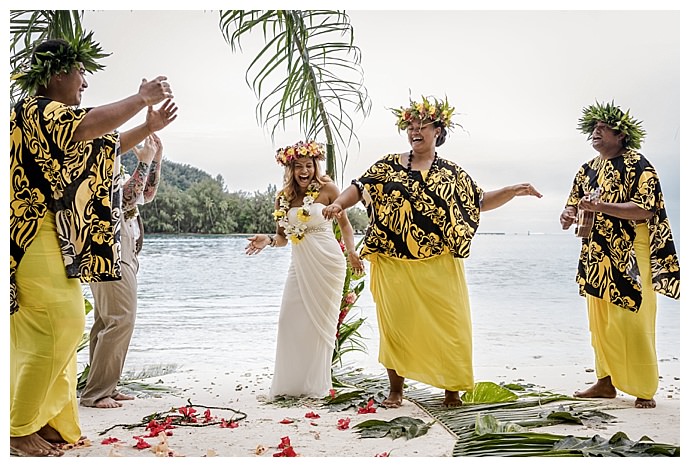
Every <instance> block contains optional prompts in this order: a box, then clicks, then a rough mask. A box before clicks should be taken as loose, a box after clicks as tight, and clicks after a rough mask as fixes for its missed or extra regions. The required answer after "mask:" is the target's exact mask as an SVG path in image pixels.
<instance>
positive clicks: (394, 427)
mask: <svg viewBox="0 0 690 467" xmlns="http://www.w3.org/2000/svg"><path fill="white" fill-rule="evenodd" d="M434 423H435V422H433V421H432V422H429V423H425V422H424V420H420V419H418V418H412V417H396V418H394V419H392V420H390V421H385V420H366V421H364V422H362V423H358V424H357V425H355V426H354V427H352V429H353V430H355V431H356V432H358V433H359V437H360V438H384V437H386V436H390V437H391V438H393V439H397V438H401V437H403V436H404V437H405V438H407V439H412V438H417V437H419V436H422V435H425V434H426V433H427V431H429V428H430V427H431V425H433V424H434Z"/></svg>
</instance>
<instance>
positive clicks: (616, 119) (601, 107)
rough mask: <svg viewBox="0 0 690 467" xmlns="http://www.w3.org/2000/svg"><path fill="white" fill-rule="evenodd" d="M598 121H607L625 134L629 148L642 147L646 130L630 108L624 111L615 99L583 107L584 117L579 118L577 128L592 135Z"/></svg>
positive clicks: (606, 122)
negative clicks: (631, 112) (615, 102)
mask: <svg viewBox="0 0 690 467" xmlns="http://www.w3.org/2000/svg"><path fill="white" fill-rule="evenodd" d="M597 122H602V123H605V124H606V125H608V126H610V127H611V128H612V129H614V130H618V131H620V132H621V133H623V134H624V135H625V147H626V148H628V149H640V143H641V142H642V140H643V139H644V137H645V135H646V132H645V131H644V129H643V128H642V125H640V123H642V122H640V121H639V120H635V119H634V118H632V116H630V110H628V111H627V112H625V113H623V111H622V110H621V108H620V107H618V106H616V105H615V104H614V103H613V101H611V103H609V104H600V103H599V102H597V103H596V104H593V105H590V106H589V107H585V108H584V109H582V117H580V120H578V126H577V129H578V130H580V131H581V132H582V133H584V134H587V135H590V137H591V136H592V132H594V127H595V126H596V125H597Z"/></svg>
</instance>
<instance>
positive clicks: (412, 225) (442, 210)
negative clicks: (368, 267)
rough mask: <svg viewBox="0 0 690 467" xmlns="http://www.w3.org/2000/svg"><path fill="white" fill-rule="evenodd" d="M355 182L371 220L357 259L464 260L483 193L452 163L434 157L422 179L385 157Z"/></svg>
mask: <svg viewBox="0 0 690 467" xmlns="http://www.w3.org/2000/svg"><path fill="white" fill-rule="evenodd" d="M359 182H361V183H362V185H363V187H364V189H365V193H363V197H364V200H365V205H366V207H367V211H368V214H369V219H370V223H369V228H368V230H367V234H366V236H365V240H364V247H363V249H362V253H361V255H362V257H365V256H366V255H369V254H372V253H380V254H383V255H386V256H390V257H395V258H403V259H424V258H430V257H433V256H438V255H442V254H446V253H451V254H453V255H454V256H456V257H460V258H466V257H468V256H469V254H470V242H471V240H472V237H474V234H475V232H476V230H477V227H478V225H479V206H480V202H481V199H482V196H483V191H482V190H481V189H480V188H479V187H478V186H477V185H476V184H475V183H474V181H473V180H472V179H471V178H470V176H469V175H468V174H467V173H466V172H465V171H464V170H463V169H462V168H460V167H459V166H458V165H457V164H455V163H453V162H450V161H448V160H445V159H441V158H438V159H437V161H436V163H434V164H433V166H432V168H430V169H429V171H428V172H426V177H424V176H423V173H422V172H420V171H416V170H412V171H410V172H408V170H407V167H405V166H403V165H401V163H400V156H399V155H398V154H389V155H387V156H385V157H383V158H382V159H380V160H379V161H378V162H376V163H375V164H374V165H372V166H371V167H370V168H369V169H368V170H367V171H366V173H365V174H364V175H362V177H360V178H359ZM369 197H370V199H369Z"/></svg>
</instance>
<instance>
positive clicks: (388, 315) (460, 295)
mask: <svg viewBox="0 0 690 467" xmlns="http://www.w3.org/2000/svg"><path fill="white" fill-rule="evenodd" d="M367 259H369V260H370V262H371V285H370V287H371V293H372V296H373V298H374V301H375V302H376V314H377V318H378V325H379V334H380V346H379V361H380V362H381V364H383V366H385V367H386V368H387V369H392V370H395V371H396V373H398V375H400V376H402V377H405V378H410V379H413V380H416V381H420V382H422V383H425V384H428V385H431V386H434V387H437V388H442V389H446V390H449V391H461V390H463V391H466V390H469V389H471V388H472V387H473V386H474V374H473V371H472V322H471V315H470V301H469V294H468V291H467V284H466V282H465V269H464V264H463V260H462V259H460V258H455V257H453V255H452V254H444V255H440V256H434V257H432V258H429V259H416V260H407V259H399V258H391V257H389V256H384V255H381V254H371V255H369V256H368V257H367Z"/></svg>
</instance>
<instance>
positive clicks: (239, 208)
mask: <svg viewBox="0 0 690 467" xmlns="http://www.w3.org/2000/svg"><path fill="white" fill-rule="evenodd" d="M122 163H123V164H124V166H125V168H126V169H127V171H128V172H129V173H132V172H133V171H134V167H135V166H136V163H137V159H136V156H135V155H134V154H133V153H132V152H131V151H130V152H127V153H126V154H124V155H123V156H122ZM276 194H277V187H276V186H275V185H269V186H268V187H267V188H266V190H265V191H254V192H253V193H252V192H247V191H229V190H228V189H227V187H226V186H225V182H224V181H223V177H221V176H220V175H217V176H216V177H212V176H211V175H210V174H208V173H206V172H204V171H203V170H200V169H198V168H196V167H193V166H191V165H188V164H180V163H177V162H172V161H169V160H165V161H164V162H163V167H162V169H161V182H160V185H159V187H158V192H157V194H156V197H155V198H154V199H153V201H151V202H150V203H147V204H144V205H142V206H139V212H140V213H141V217H142V220H143V222H144V226H145V230H146V232H147V233H173V234H188V233H193V234H234V233H270V232H273V231H275V222H274V220H273V211H274V209H275V198H276ZM348 215H349V217H350V221H351V222H352V225H353V228H354V229H355V230H356V231H363V230H364V229H366V226H367V222H368V219H367V215H366V212H365V211H364V210H363V209H360V208H352V209H350V210H349V211H348Z"/></svg>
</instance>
